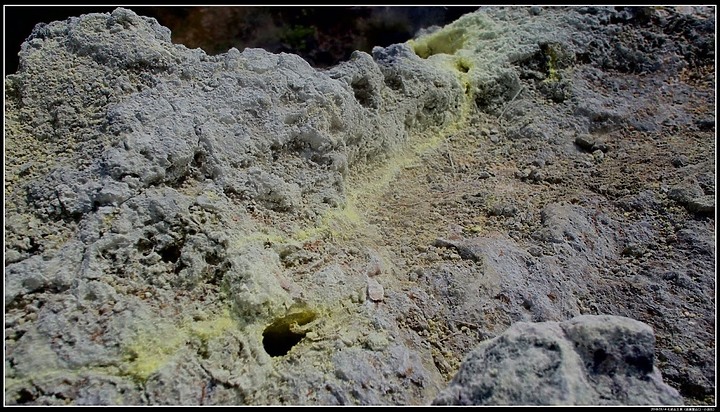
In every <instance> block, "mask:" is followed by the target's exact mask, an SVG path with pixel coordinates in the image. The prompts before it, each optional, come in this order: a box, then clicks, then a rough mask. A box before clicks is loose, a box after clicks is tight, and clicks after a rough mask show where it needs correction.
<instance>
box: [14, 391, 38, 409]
mask: <svg viewBox="0 0 720 412" xmlns="http://www.w3.org/2000/svg"><path fill="white" fill-rule="evenodd" d="M19 395H20V396H19V397H18V400H17V403H18V404H19V405H23V404H26V403H29V402H32V401H34V400H35V399H37V397H36V396H35V395H33V394H32V393H31V392H30V391H28V390H27V389H25V388H23V389H20V392H19Z"/></svg>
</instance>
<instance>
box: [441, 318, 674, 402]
mask: <svg viewBox="0 0 720 412" xmlns="http://www.w3.org/2000/svg"><path fill="white" fill-rule="evenodd" d="M654 351H655V336H654V334H653V331H652V328H650V326H648V325H646V324H644V323H642V322H639V321H636V320H633V319H628V318H623V317H618V316H591V315H585V316H579V317H576V318H573V319H571V320H569V321H566V322H560V323H558V322H545V323H524V322H521V323H516V324H514V325H513V326H512V327H510V328H509V329H508V330H506V331H505V332H504V333H503V334H502V335H500V336H498V337H497V338H494V339H492V340H489V341H486V342H483V343H482V344H480V346H478V347H477V349H475V350H474V351H473V352H471V353H470V355H468V357H467V358H466V359H465V361H464V362H463V364H462V366H461V367H460V371H459V372H458V373H457V375H455V377H454V378H453V380H452V382H451V383H450V385H449V387H448V388H447V389H445V390H444V391H442V392H441V393H440V394H439V395H438V397H437V398H436V399H435V400H434V401H433V404H435V405H682V398H681V397H680V395H679V394H678V392H677V391H676V390H675V389H673V388H671V387H669V386H667V385H665V384H664V383H663V382H662V378H661V376H660V372H659V370H658V369H657V368H656V367H655V366H654V357H655V355H654Z"/></svg>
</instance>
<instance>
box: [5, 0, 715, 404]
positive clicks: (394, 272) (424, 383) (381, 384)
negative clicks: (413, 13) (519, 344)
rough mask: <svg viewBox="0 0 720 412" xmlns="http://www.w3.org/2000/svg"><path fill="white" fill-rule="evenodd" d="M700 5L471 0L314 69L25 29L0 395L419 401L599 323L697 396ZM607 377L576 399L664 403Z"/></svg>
mask: <svg viewBox="0 0 720 412" xmlns="http://www.w3.org/2000/svg"><path fill="white" fill-rule="evenodd" d="M712 11H713V9H711V8H703V7H699V8H664V7H660V8H643V7H640V8H596V7H577V8H539V7H518V8H496V7H492V8H481V9H480V10H478V11H477V12H475V13H471V14H468V15H465V16H463V17H461V18H460V19H458V20H457V21H456V22H454V23H452V24H450V25H448V26H446V27H444V28H436V29H433V30H429V31H427V32H426V33H424V34H423V35H421V36H419V37H418V38H416V39H413V40H411V41H408V42H406V43H403V44H395V45H392V46H389V47H386V48H380V47H378V48H375V49H373V52H372V55H369V54H367V53H363V52H356V53H354V54H353V55H352V57H351V59H350V60H349V61H346V62H343V63H341V64H339V65H337V66H335V67H332V68H330V69H328V70H316V69H313V68H312V67H310V66H309V65H308V64H307V63H306V62H305V61H304V60H302V59H301V58H299V57H298V56H295V55H290V54H282V53H281V54H271V53H268V52H266V51H263V50H261V49H245V50H244V51H242V52H240V51H238V50H236V49H230V50H229V51H228V52H227V53H224V54H221V55H218V56H208V55H206V54H205V53H204V52H203V51H201V50H198V49H195V50H190V49H187V48H186V47H184V46H182V45H174V44H172V43H171V42H170V32H169V30H168V29H166V28H164V27H162V26H160V25H159V24H158V23H157V22H156V21H155V20H154V19H150V18H144V17H140V16H137V15H136V14H135V13H133V12H131V11H129V10H126V9H122V8H119V9H117V10H115V11H114V12H112V13H108V14H89V15H83V16H80V17H76V18H71V19H69V20H66V21H63V22H53V23H51V24H47V25H42V24H41V25H38V26H36V28H35V29H34V31H33V33H32V34H31V36H30V37H29V38H28V39H27V41H26V42H25V43H24V44H23V47H22V51H21V53H20V69H19V70H18V73H17V74H16V75H10V76H7V77H6V79H5V97H6V109H5V145H6V151H5V153H6V157H5V351H6V352H5V355H6V356H5V371H6V373H5V396H6V402H7V403H8V404H40V405H49V404H52V405H54V404H191V405H197V404H296V405H316V404H323V405H342V404H361V405H367V404H395V405H412V404H429V403H430V402H432V401H433V399H435V398H436V396H437V395H438V393H439V392H440V391H441V390H442V389H443V388H445V387H446V385H447V383H448V382H449V381H450V379H451V378H452V377H453V376H454V375H455V373H456V372H457V371H458V369H459V367H460V361H461V359H463V358H464V357H465V355H466V354H468V353H469V352H470V351H471V350H472V349H473V348H475V347H476V346H477V345H478V344H479V343H480V342H482V341H485V340H487V339H491V338H494V337H496V336H498V335H500V334H502V333H503V332H504V331H506V330H507V329H508V328H510V327H511V326H512V325H513V324H514V323H517V322H547V321H553V322H564V321H567V320H568V319H572V318H574V317H576V316H578V315H581V314H593V315H600V314H602V315H616V316H624V317H628V318H632V319H636V320H638V321H641V322H644V323H645V324H647V325H648V326H649V327H651V328H652V329H653V330H654V331H655V336H656V339H657V343H656V348H655V353H654V355H655V357H656V359H657V361H656V362H655V363H654V365H656V366H657V368H658V369H659V371H660V373H662V376H663V378H664V379H665V380H666V382H667V383H668V384H669V385H670V386H672V387H673V388H675V389H677V390H678V391H679V392H680V394H681V395H682V396H683V401H684V403H687V404H712V403H713V402H714V392H715V386H714V380H715V366H714V362H713V354H714V350H715V339H714V332H715V318H714V305H715V294H714V289H715V280H714V276H715V275H714V273H715V267H714V260H715V246H714V243H715V241H714V236H715V232H714V223H715V215H714V213H715V208H714V196H715V177H714V158H713V151H714V150H713V148H714V144H715V143H714V142H715V139H714V129H715V118H714V112H713V108H714V104H715V101H714V93H713V89H714V79H713V67H714V49H715V47H714V31H715V20H714V15H713V14H712ZM641 330H642V331H644V332H642V333H638V335H637V336H638V339H639V340H638V341H634V340H633V341H631V342H628V345H630V346H633V345H634V346H633V347H635V346H637V347H642V348H643V350H645V352H644V353H645V356H646V358H647V357H649V353H650V352H652V350H651V349H649V347H648V342H647V341H646V340H647V339H646V338H647V336H648V333H650V332H649V329H647V328H645V327H641ZM613 333H615V332H614V331H612V330H611V331H607V333H606V334H607V336H605V334H603V336H605V337H600V338H598V339H600V340H602V339H608V342H614V341H615V340H614V339H612V337H613V336H614V335H613ZM566 334H568V333H567V332H566ZM573 339H574V340H576V341H578V342H580V344H581V345H585V346H586V347H591V346H592V345H593V343H592V342H595V340H592V339H595V338H592V339H591V338H590V337H589V336H588V337H585V338H578V337H575V338H573ZM581 352H582V351H581ZM578 365H579V364H576V367H577V368H576V369H574V370H573V371H569V372H568V373H575V374H579V373H582V368H580V369H578V368H579V366H578ZM618 367H620V366H619V364H618ZM518 373H526V372H523V370H518ZM603 376H604V375H598V376H592V377H591V378H592V379H595V381H593V380H592V379H591V378H588V379H589V380H588V382H587V383H588V385H589V390H590V391H591V393H596V394H598V395H597V396H606V395H607V394H600V392H597V391H599V389H598V388H602V387H603V386H602V385H604V384H606V383H607V382H604V381H603V379H605V378H604V377H603ZM652 377H653V379H656V380H658V379H659V375H657V374H656V373H654V372H653V374H652ZM559 379H560V378H559ZM618 379H620V378H619V377H618ZM633 382H634V381H633ZM633 385H634V386H633V387H632V388H628V389H627V391H624V392H616V393H615V394H614V395H613V396H611V397H609V398H608V397H603V398H602V401H603V403H631V404H641V403H655V402H660V403H665V402H667V403H673V404H674V403H676V402H677V398H676V397H672V396H666V397H663V396H665V395H663V394H667V393H669V392H668V391H667V388H665V387H664V386H662V385H659V384H658V385H657V386H654V388H655V390H656V392H654V393H653V392H652V390H651V389H650V390H648V388H652V386H647V385H645V386H643V385H640V384H635V383H633ZM586 389H587V388H586ZM547 390H548V391H553V390H558V388H552V387H548V388H547ZM592 391H595V392H592ZM615 395H617V396H615ZM560 396H564V398H562V399H571V398H570V397H571V396H573V395H571V394H569V393H564V392H563V393H562V394H561V395H560ZM575 396H578V395H577V393H576V395H575ZM583 396H584V395H583ZM588 396H589V397H591V396H595V395H588ZM589 397H588V398H585V397H582V398H577V399H578V402H583V401H584V400H585V399H590V398H589ZM592 399H595V398H592ZM588 402H591V401H588Z"/></svg>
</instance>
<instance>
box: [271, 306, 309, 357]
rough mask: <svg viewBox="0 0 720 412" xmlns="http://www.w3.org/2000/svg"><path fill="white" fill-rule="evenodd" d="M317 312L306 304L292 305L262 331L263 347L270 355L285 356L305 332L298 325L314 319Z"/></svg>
mask: <svg viewBox="0 0 720 412" xmlns="http://www.w3.org/2000/svg"><path fill="white" fill-rule="evenodd" d="M316 317H317V314H316V313H315V312H314V311H312V310H311V309H309V308H308V307H307V306H304V305H300V306H293V307H291V308H290V310H289V311H288V313H287V314H286V315H285V316H283V317H282V318H279V319H277V320H275V322H273V323H271V324H270V325H269V326H268V327H266V328H265V331H263V347H264V348H265V352H267V353H268V355H270V356H273V357H275V356H285V355H287V354H288V352H290V349H292V348H293V346H295V345H297V344H298V343H300V341H301V340H302V339H303V338H304V337H305V335H306V332H305V330H304V329H300V326H303V325H307V324H308V323H310V322H312V321H313V320H315V318H316Z"/></svg>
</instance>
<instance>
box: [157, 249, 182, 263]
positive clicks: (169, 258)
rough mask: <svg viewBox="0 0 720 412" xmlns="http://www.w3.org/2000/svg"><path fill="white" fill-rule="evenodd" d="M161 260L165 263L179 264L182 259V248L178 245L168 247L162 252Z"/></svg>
mask: <svg viewBox="0 0 720 412" xmlns="http://www.w3.org/2000/svg"><path fill="white" fill-rule="evenodd" d="M160 258H162V260H163V262H173V263H175V262H177V261H178V259H180V248H179V247H178V246H177V245H168V246H167V247H165V248H163V249H162V250H160Z"/></svg>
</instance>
